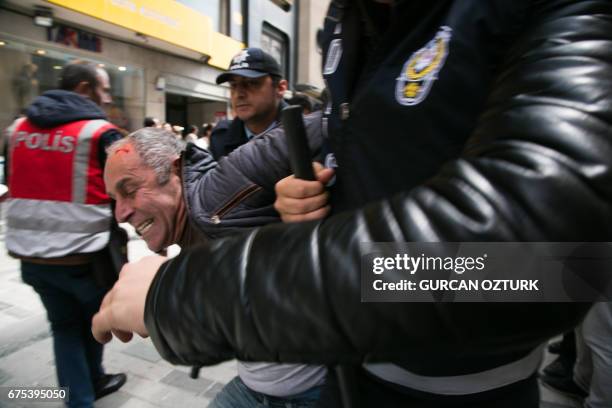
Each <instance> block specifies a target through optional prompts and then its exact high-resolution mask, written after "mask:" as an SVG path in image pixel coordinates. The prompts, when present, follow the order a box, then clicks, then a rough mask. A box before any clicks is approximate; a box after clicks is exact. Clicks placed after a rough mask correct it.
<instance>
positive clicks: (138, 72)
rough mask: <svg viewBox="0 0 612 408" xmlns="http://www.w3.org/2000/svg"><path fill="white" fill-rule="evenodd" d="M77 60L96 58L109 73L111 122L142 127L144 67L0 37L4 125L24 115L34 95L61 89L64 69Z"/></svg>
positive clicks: (0, 109) (0, 116)
mask: <svg viewBox="0 0 612 408" xmlns="http://www.w3.org/2000/svg"><path fill="white" fill-rule="evenodd" d="M75 59H84V60H89V61H92V62H94V63H96V64H99V66H100V67H103V68H104V69H105V70H106V71H107V72H108V74H109V77H110V81H111V90H112V91H111V93H112V97H113V103H112V104H111V106H109V107H107V108H106V113H107V115H108V118H109V120H110V121H111V122H113V123H114V124H115V125H117V126H119V127H120V128H123V129H125V130H127V131H132V130H135V129H137V128H139V127H140V126H141V124H142V118H143V116H144V108H145V107H144V74H143V70H142V69H141V68H136V67H131V66H118V65H114V64H110V63H108V62H106V61H99V60H93V59H90V58H82V57H77V56H76V55H71V54H68V53H63V52H59V51H56V50H50V49H44V48H39V47H36V46H34V45H29V44H27V43H22V42H16V41H10V40H4V39H2V38H0V67H1V69H0V95H2V97H1V98H0V126H2V128H6V127H7V126H8V125H9V124H10V123H11V122H12V121H13V120H14V119H15V118H16V117H17V116H19V115H20V114H23V113H24V112H25V109H26V108H27V107H28V106H29V105H30V103H32V101H33V100H34V98H35V97H36V96H38V95H40V94H42V93H43V92H45V91H48V90H51V89H57V84H58V80H59V76H60V72H61V69H62V67H63V66H64V65H66V64H67V63H69V62H70V61H72V60H75Z"/></svg>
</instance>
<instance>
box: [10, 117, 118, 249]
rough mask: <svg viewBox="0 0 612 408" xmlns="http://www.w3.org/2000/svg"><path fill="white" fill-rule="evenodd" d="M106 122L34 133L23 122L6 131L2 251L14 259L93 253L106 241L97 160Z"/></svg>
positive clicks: (105, 201) (106, 203)
mask: <svg viewBox="0 0 612 408" xmlns="http://www.w3.org/2000/svg"><path fill="white" fill-rule="evenodd" d="M111 128H115V126H114V125H112V124H111V123H110V122H108V121H106V120H101V119H96V120H80V121H76V122H70V123H66V124H63V125H61V126H57V127H54V128H48V129H43V128H38V127H36V126H35V125H33V124H32V123H30V122H29V121H28V120H27V119H25V118H22V119H18V120H16V121H15V122H14V123H13V124H12V125H11V127H10V128H9V129H8V131H7V134H8V135H9V136H10V145H9V170H8V173H9V174H8V175H9V180H8V186H9V199H8V201H7V209H6V223H7V231H6V246H7V249H8V250H9V252H11V253H13V254H15V255H18V256H27V257H39V258H55V257H62V256H66V255H70V254H75V253H91V252H95V251H98V250H100V249H102V248H104V247H105V246H106V245H107V244H108V241H109V236H110V225H111V217H112V211H111V207H110V198H109V197H108V195H107V194H106V190H105V188H104V180H103V178H102V167H101V165H100V160H99V159H98V149H99V141H100V136H101V135H102V134H103V133H104V132H106V131H107V130H109V129H111Z"/></svg>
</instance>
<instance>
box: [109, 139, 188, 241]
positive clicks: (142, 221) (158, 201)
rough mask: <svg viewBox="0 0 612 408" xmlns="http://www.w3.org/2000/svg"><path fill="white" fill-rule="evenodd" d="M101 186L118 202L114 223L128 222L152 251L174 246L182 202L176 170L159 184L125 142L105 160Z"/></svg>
mask: <svg viewBox="0 0 612 408" xmlns="http://www.w3.org/2000/svg"><path fill="white" fill-rule="evenodd" d="M177 160H178V158H177ZM175 163H178V161H175ZM173 169H174V167H173ZM104 183H105V184H106V190H107V192H108V194H109V195H110V196H111V197H112V198H114V199H115V200H116V202H117V205H116V208H115V218H116V219H117V222H128V223H130V224H131V225H132V226H133V227H134V228H135V229H136V232H137V233H138V234H140V235H141V236H142V238H143V239H144V240H145V242H146V243H147V246H148V247H149V249H150V250H151V251H153V252H159V251H161V250H163V249H165V248H166V247H168V246H169V245H171V244H173V243H174V242H172V241H173V239H174V238H175V233H176V228H177V227H178V226H177V225H176V224H177V223H176V218H177V213H178V211H179V206H180V202H181V201H180V200H182V185H181V180H180V178H179V176H178V171H172V174H171V175H170V180H169V181H168V182H167V183H166V184H164V185H160V184H159V183H158V182H157V176H156V174H155V172H154V171H153V169H151V168H149V167H147V166H145V165H144V164H142V160H141V159H140V156H139V155H138V153H137V152H136V150H135V149H134V148H133V146H132V145H131V144H129V143H128V144H126V145H124V146H123V147H121V148H119V149H118V150H117V151H115V152H114V153H112V154H111V155H110V156H109V157H108V160H107V162H106V166H105V168H104Z"/></svg>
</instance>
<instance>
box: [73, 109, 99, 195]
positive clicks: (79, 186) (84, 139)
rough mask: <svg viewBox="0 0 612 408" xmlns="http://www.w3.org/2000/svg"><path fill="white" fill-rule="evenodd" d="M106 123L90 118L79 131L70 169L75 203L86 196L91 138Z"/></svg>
mask: <svg viewBox="0 0 612 408" xmlns="http://www.w3.org/2000/svg"><path fill="white" fill-rule="evenodd" d="M107 123H108V122H107V121H105V120H102V119H98V120H91V121H89V122H87V124H86V125H85V126H83V128H82V129H81V132H79V138H78V143H77V146H76V151H75V152H74V163H73V170H72V174H73V176H72V177H73V178H72V201H73V202H75V203H85V199H86V198H87V176H88V171H87V169H88V167H89V157H90V150H91V146H92V140H91V139H92V138H93V136H94V135H95V134H96V133H97V132H98V130H100V128H102V127H103V126H105V125H106V124H107Z"/></svg>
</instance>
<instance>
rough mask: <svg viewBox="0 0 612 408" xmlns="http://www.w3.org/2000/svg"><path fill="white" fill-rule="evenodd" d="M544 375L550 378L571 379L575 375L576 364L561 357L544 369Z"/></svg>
mask: <svg viewBox="0 0 612 408" xmlns="http://www.w3.org/2000/svg"><path fill="white" fill-rule="evenodd" d="M542 373H543V374H544V375H545V376H548V377H555V378H569V379H571V378H572V376H573V374H574V362H573V361H568V360H567V359H566V358H563V357H562V356H559V357H557V358H556V359H555V361H553V362H552V363H550V364H549V365H547V366H546V367H544V369H543V370H542Z"/></svg>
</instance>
